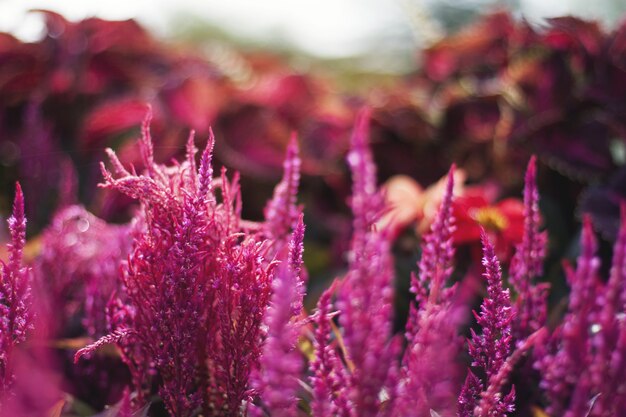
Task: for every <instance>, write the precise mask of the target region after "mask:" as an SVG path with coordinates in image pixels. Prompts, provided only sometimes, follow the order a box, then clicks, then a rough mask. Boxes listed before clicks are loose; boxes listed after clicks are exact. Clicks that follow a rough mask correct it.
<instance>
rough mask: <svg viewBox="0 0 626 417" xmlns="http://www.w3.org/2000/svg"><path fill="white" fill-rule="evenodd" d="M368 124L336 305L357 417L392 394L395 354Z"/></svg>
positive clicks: (389, 272) (355, 167) (389, 270)
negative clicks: (346, 260) (377, 226)
mask: <svg viewBox="0 0 626 417" xmlns="http://www.w3.org/2000/svg"><path fill="white" fill-rule="evenodd" d="M368 123H369V114H368V112H367V111H362V112H361V113H360V114H359V117H358V119H357V122H356V127H355V131H354V133H353V136H352V146H351V149H350V152H349V154H348V164H349V165H350V168H351V170H352V180H353V187H352V199H351V207H352V212H353V213H354V221H353V227H354V230H353V235H352V243H351V247H350V255H349V256H350V260H349V267H348V268H349V269H348V273H347V275H346V277H345V278H344V281H343V282H342V285H341V289H340V292H339V298H338V302H337V307H338V309H339V310H340V312H341V314H340V316H339V323H340V324H341V325H342V328H343V339H344V343H345V347H346V350H347V355H348V357H347V358H346V360H348V361H349V362H350V363H351V364H352V366H351V372H350V375H349V377H348V398H349V401H350V409H351V415H352V416H361V417H365V416H375V415H377V414H378V412H379V409H380V407H381V394H382V392H383V391H384V390H385V389H387V390H389V389H390V381H389V375H390V373H391V372H392V368H393V366H394V364H393V362H394V359H395V358H394V356H395V353H396V352H395V349H394V346H393V345H390V338H391V330H392V329H391V314H392V305H393V304H392V297H393V286H392V280H393V266H392V263H391V253H390V243H389V240H388V237H387V236H386V234H385V231H384V230H382V231H380V230H376V229H375V228H374V227H373V226H374V224H375V222H376V221H377V220H378V218H379V216H380V214H381V213H382V210H383V208H384V201H383V198H382V195H381V194H380V192H379V191H378V188H377V186H376V168H375V166H374V164H373V162H372V155H371V153H370V151H369V149H368V147H367V135H368ZM391 386H393V382H391ZM387 406H391V403H390V404H387Z"/></svg>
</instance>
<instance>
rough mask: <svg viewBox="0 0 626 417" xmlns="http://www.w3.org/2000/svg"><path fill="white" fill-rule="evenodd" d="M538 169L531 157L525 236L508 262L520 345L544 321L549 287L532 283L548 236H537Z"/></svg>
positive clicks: (517, 336) (542, 234) (515, 332)
mask: <svg viewBox="0 0 626 417" xmlns="http://www.w3.org/2000/svg"><path fill="white" fill-rule="evenodd" d="M540 222H541V216H540V213H539V192H538V191H537V166H536V158H535V157H534V156H533V157H532V158H531V159H530V162H528V169H527V170H526V177H525V186H524V235H523V237H522V242H521V243H520V244H519V245H518V246H517V248H516V251H515V255H514V256H513V259H512V261H511V267H510V282H511V285H512V286H513V288H514V289H515V292H516V293H517V300H516V302H515V304H514V306H513V307H514V310H515V320H514V326H513V333H514V338H515V340H517V341H522V340H523V339H525V338H526V337H528V336H529V335H530V334H531V333H533V332H535V331H537V330H539V329H540V328H541V327H542V326H543V325H544V324H545V320H546V312H547V303H546V297H547V291H548V284H544V283H541V284H536V283H535V282H534V280H535V279H536V278H537V277H539V276H541V275H542V273H543V259H544V257H545V251H546V242H547V236H546V234H545V232H540V231H539V227H540Z"/></svg>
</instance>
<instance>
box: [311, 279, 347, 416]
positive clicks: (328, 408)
mask: <svg viewBox="0 0 626 417" xmlns="http://www.w3.org/2000/svg"><path fill="white" fill-rule="evenodd" d="M337 283H338V281H335V282H334V283H333V285H331V286H330V287H329V288H327V289H326V290H325V291H324V292H323V293H322V295H321V296H320V298H319V300H318V302H317V311H316V312H315V315H314V316H313V318H312V320H313V322H314V323H315V334H314V340H313V348H314V353H315V357H314V358H313V360H312V361H311V363H310V365H309V367H310V369H311V373H312V375H311V387H312V390H313V398H312V401H311V412H312V416H313V417H328V416H340V417H349V416H350V408H349V405H348V386H347V384H346V375H345V374H346V370H345V369H344V366H343V363H342V362H341V359H340V358H339V356H338V355H337V352H336V350H335V349H336V347H335V346H334V344H333V343H332V342H331V338H330V334H331V320H332V315H333V312H332V311H331V310H332V308H333V306H332V301H331V298H332V295H333V293H334V292H335V288H336V287H337Z"/></svg>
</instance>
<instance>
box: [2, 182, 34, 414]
mask: <svg viewBox="0 0 626 417" xmlns="http://www.w3.org/2000/svg"><path fill="white" fill-rule="evenodd" d="M8 225H9V233H10V236H11V241H10V243H9V244H8V252H9V259H8V262H4V261H0V405H1V402H2V397H3V396H4V395H6V394H7V392H8V391H9V390H10V387H11V385H12V383H13V377H14V375H13V369H12V368H11V358H12V355H13V350H14V349H15V346H16V345H18V344H20V343H22V342H24V341H25V340H26V333H27V331H28V329H29V328H30V327H31V319H32V313H31V309H30V303H31V288H30V268H28V267H26V266H25V265H24V260H23V257H24V245H25V243H26V217H25V216H24V194H23V193H22V188H21V187H20V184H19V183H17V184H16V185H15V199H14V201H13V214H12V215H11V217H9V219H8Z"/></svg>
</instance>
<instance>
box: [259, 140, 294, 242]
mask: <svg viewBox="0 0 626 417" xmlns="http://www.w3.org/2000/svg"><path fill="white" fill-rule="evenodd" d="M300 165H301V161H300V157H299V150H298V138H297V137H296V135H295V134H292V136H291V139H290V140H289V144H288V145H287V154H286V155H285V162H283V178H282V180H281V181H280V182H279V183H278V184H277V185H276V187H275V188H274V196H273V197H272V199H271V200H270V201H268V202H267V205H266V206H265V211H264V214H265V228H266V233H267V235H268V236H269V237H271V238H274V239H279V240H286V239H287V236H288V235H289V232H290V231H291V230H292V229H294V228H295V226H296V224H297V222H298V217H299V215H300V212H301V210H300V209H299V208H298V207H297V194H298V186H299V184H300Z"/></svg>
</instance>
